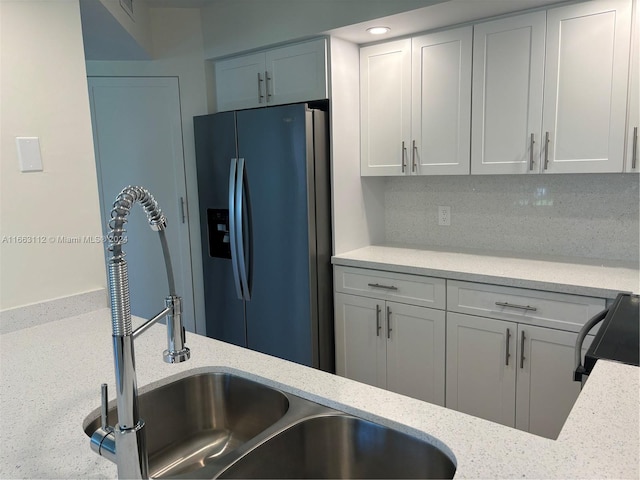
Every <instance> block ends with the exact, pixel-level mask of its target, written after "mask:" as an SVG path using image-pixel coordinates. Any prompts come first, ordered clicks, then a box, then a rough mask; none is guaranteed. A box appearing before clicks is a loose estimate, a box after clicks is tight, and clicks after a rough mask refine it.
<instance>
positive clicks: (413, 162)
mask: <svg viewBox="0 0 640 480" xmlns="http://www.w3.org/2000/svg"><path fill="white" fill-rule="evenodd" d="M417 148H418V147H416V141H415V140H414V141H413V147H412V148H411V171H412V172H415V171H416V150H417Z"/></svg>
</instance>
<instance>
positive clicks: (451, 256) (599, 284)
mask: <svg viewBox="0 0 640 480" xmlns="http://www.w3.org/2000/svg"><path fill="white" fill-rule="evenodd" d="M331 260H332V263H333V264H334V265H344V266H351V267H361V268H372V269H378V270H388V271H393V272H399V273H410V274H417V275H426V276H431V277H440V278H446V279H451V280H462V281H469V282H480V283H490V284H494V285H504V286H510V287H521V288H530V289H534V290H545V291H550V292H558V293H569V294H574V295H585V296H592V297H600V298H615V297H616V295H617V294H618V293H619V292H626V293H639V292H640V272H639V271H638V267H637V265H625V264H623V263H621V262H604V261H596V260H587V259H582V260H578V259H568V258H566V257H563V258H557V257H556V258H550V257H528V258H516V257H510V256H506V255H505V256H500V255H497V254H495V253H484V252H476V251H472V250H469V251H458V252H452V251H444V250H429V249H421V248H410V247H409V248H408V247H400V246H369V247H364V248H360V249H357V250H353V251H350V252H346V253H343V254H340V255H335V256H334V257H332V259H331Z"/></svg>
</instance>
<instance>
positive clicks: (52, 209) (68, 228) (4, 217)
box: [0, 0, 106, 310]
mask: <svg viewBox="0 0 640 480" xmlns="http://www.w3.org/2000/svg"><path fill="white" fill-rule="evenodd" d="M0 26H1V30H0V31H1V39H0V58H1V62H2V63H1V65H0V68H1V72H0V98H2V111H1V114H0V125H1V127H2V129H1V132H0V138H1V153H2V155H1V164H0V165H1V169H0V172H1V179H0V186H1V188H0V191H1V193H0V263H1V265H2V266H1V268H0V310H5V309H9V308H12V307H18V306H23V305H27V304H31V303H37V302H42V301H45V300H50V299H54V298H60V297H65V296H69V295H74V294H78V293H83V292H88V291H92V290H96V289H99V288H104V287H105V285H106V274H105V269H104V260H103V253H102V249H103V248H104V244H102V243H80V244H78V243H62V242H61V241H58V238H57V237H58V236H64V237H82V236H84V235H88V236H95V235H98V236H99V235H101V234H102V229H101V227H100V210H99V200H98V187H97V180H96V169H95V161H94V154H93V139H92V134H91V123H90V113H89V99H88V95H87V84H86V75H85V64H84V53H83V49H82V31H81V26H80V11H79V6H78V1H77V0H75V1H74V0H66V1H55V2H54V1H47V0H42V1H36V0H16V1H11V0H3V1H2V2H0ZM17 136H34V137H39V138H40V148H41V153H42V161H43V166H44V170H43V171H42V172H31V173H21V172H20V171H19V168H18V158H17V150H16V144H15V137H17ZM13 236H21V237H25V238H27V239H31V241H32V242H38V241H39V242H46V243H26V244H25V243H12V237H13Z"/></svg>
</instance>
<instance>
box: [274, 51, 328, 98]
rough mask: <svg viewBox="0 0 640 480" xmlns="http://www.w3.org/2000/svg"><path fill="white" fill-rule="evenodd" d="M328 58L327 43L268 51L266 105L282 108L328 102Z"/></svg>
mask: <svg viewBox="0 0 640 480" xmlns="http://www.w3.org/2000/svg"><path fill="white" fill-rule="evenodd" d="M326 58H327V55H326V42H325V41H324V39H319V40H314V41H312V42H305V43H297V44H295V45H290V46H286V47H282V48H275V49H273V50H268V51H267V52H266V64H267V73H266V75H267V76H266V78H265V82H266V83H265V86H266V89H267V90H266V94H267V103H268V104H269V105H283V104H285V103H294V102H299V101H306V100H320V99H322V98H327V81H326V78H327V66H326Z"/></svg>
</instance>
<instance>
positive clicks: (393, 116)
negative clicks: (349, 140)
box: [360, 39, 411, 176]
mask: <svg viewBox="0 0 640 480" xmlns="http://www.w3.org/2000/svg"><path fill="white" fill-rule="evenodd" d="M360 129H361V130H360V155H361V172H360V173H361V175H363V176H364V175H402V174H404V173H406V172H408V169H407V149H408V148H409V143H410V137H411V40H410V39H407V40H399V41H394V42H388V43H383V44H379V45H373V46H370V47H364V48H362V49H360Z"/></svg>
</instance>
